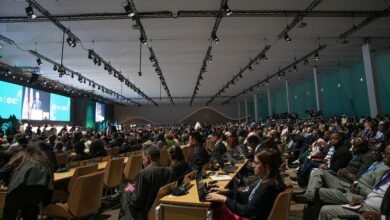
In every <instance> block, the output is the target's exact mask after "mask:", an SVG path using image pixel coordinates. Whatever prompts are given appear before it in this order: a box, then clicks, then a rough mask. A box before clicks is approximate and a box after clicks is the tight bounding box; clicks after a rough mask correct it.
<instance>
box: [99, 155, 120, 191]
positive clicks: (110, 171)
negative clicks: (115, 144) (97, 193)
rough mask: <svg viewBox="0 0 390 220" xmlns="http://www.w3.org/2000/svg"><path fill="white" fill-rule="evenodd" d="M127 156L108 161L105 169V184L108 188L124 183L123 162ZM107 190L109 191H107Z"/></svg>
mask: <svg viewBox="0 0 390 220" xmlns="http://www.w3.org/2000/svg"><path fill="white" fill-rule="evenodd" d="M124 159H125V158H123V157H122V158H117V159H112V160H110V161H108V162H107V165H106V168H105V169H104V179H103V184H104V186H105V187H107V188H108V189H111V188H114V187H117V186H119V185H120V184H121V183H122V179H123V175H122V170H123V162H124ZM106 192H107V191H106Z"/></svg>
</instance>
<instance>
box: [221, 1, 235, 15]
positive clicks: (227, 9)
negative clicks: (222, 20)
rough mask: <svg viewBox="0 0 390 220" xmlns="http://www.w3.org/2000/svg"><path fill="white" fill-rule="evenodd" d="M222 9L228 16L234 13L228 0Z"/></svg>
mask: <svg viewBox="0 0 390 220" xmlns="http://www.w3.org/2000/svg"><path fill="white" fill-rule="evenodd" d="M222 9H223V10H224V11H225V15H226V16H230V15H231V14H232V13H233V12H232V10H230V8H229V6H228V4H227V2H226V4H224V5H223V6H222Z"/></svg>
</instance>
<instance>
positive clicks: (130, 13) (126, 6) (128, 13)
mask: <svg viewBox="0 0 390 220" xmlns="http://www.w3.org/2000/svg"><path fill="white" fill-rule="evenodd" d="M123 8H124V9H125V11H126V14H127V16H129V17H130V18H133V17H134V16H135V13H134V11H133V9H131V6H130V4H126V5H125V6H123Z"/></svg>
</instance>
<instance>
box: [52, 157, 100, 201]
mask: <svg viewBox="0 0 390 220" xmlns="http://www.w3.org/2000/svg"><path fill="white" fill-rule="evenodd" d="M97 171H98V165H97V164H91V165H87V166H81V167H76V169H75V171H74V173H73V176H72V177H71V178H70V180H69V183H68V187H67V188H65V187H63V188H62V189H55V190H54V191H53V199H52V200H53V201H66V200H67V198H68V195H69V193H70V191H71V189H72V187H73V185H74V183H75V181H76V180H77V178H78V177H79V176H83V175H87V174H91V173H94V172H97Z"/></svg>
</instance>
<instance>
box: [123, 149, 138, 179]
mask: <svg viewBox="0 0 390 220" xmlns="http://www.w3.org/2000/svg"><path fill="white" fill-rule="evenodd" d="M141 169H142V155H141V154H137V155H130V156H129V159H128V160H127V163H126V165H125V168H124V169H123V174H124V175H125V179H126V180H134V179H135V177H136V176H137V174H138V173H139V171H140V170H141Z"/></svg>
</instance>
